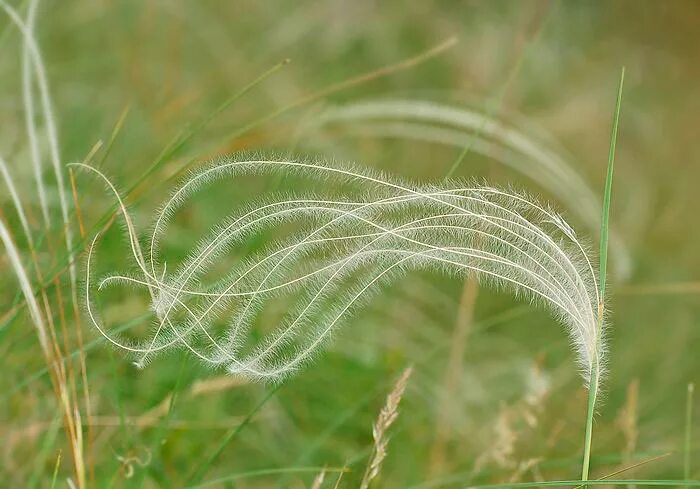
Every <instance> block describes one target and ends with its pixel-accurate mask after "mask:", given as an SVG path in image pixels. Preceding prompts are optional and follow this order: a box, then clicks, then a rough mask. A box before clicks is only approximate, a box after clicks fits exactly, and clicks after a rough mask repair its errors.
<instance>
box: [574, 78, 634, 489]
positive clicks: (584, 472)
mask: <svg viewBox="0 0 700 489" xmlns="http://www.w3.org/2000/svg"><path fill="white" fill-rule="evenodd" d="M624 82H625V68H624V67H623V68H622V73H620V84H619V85H618V88H617V100H616V102H615V112H614V113H613V122H612V129H611V132H610V150H609V152H608V169H607V175H606V177H605V192H604V194H603V213H602V218H601V224H600V271H599V276H598V284H599V291H598V320H597V324H596V339H595V345H594V351H593V354H592V366H591V378H590V381H589V384H588V413H587V415H586V434H585V437H584V443H583V464H582V468H581V480H582V481H588V473H589V470H590V463H591V445H592V442H593V416H594V414H595V403H596V398H597V397H598V383H599V376H600V365H599V359H600V357H599V355H600V347H599V345H600V343H601V340H602V337H601V333H602V331H603V324H604V320H605V285H606V277H607V266H608V231H609V228H610V202H611V200H612V183H613V169H614V167H615V146H616V145H617V131H618V127H619V124H620V106H621V104H622V87H623V85H624Z"/></svg>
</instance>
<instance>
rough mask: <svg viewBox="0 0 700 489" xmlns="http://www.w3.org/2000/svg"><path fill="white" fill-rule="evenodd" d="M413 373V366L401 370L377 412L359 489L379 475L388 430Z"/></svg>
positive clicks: (384, 454) (396, 416) (384, 453)
mask: <svg viewBox="0 0 700 489" xmlns="http://www.w3.org/2000/svg"><path fill="white" fill-rule="evenodd" d="M412 373H413V368H412V367H408V368H407V369H406V370H404V371H403V373H402V374H401V377H399V380H397V381H396V384H394V388H393V389H392V390H391V392H390V393H389V395H388V396H387V397H386V402H385V404H384V407H382V410H381V411H380V412H379V416H378V417H377V420H376V421H375V423H374V426H372V438H373V439H374V449H373V451H372V457H371V458H370V461H369V463H368V464H367V469H366V470H365V474H364V476H363V477H362V482H361V483H360V489H367V488H368V487H369V486H370V484H371V483H372V481H373V480H374V479H375V478H376V477H377V476H378V475H379V472H380V471H381V469H382V463H383V462H384V458H385V457H386V453H387V452H386V449H387V446H388V445H389V437H388V431H389V428H391V425H392V424H394V421H396V418H398V416H399V403H400V402H401V398H402V397H403V393H404V391H405V390H406V386H407V385H408V380H409V379H410V377H411V374H412Z"/></svg>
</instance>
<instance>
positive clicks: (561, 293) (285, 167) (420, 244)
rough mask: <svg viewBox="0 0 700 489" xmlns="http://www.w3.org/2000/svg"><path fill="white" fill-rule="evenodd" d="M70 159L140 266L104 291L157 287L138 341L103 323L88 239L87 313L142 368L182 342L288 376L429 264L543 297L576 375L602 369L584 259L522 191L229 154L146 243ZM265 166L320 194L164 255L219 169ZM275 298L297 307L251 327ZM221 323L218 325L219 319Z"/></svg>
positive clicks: (273, 205)
mask: <svg viewBox="0 0 700 489" xmlns="http://www.w3.org/2000/svg"><path fill="white" fill-rule="evenodd" d="M76 165H78V166H81V167H84V168H86V169H89V170H90V171H91V172H94V173H96V174H97V175H98V176H99V177H100V178H101V179H102V180H103V181H104V183H105V184H106V185H107V187H108V188H109V190H110V191H111V192H113V193H114V195H115V197H116V199H117V201H118V203H119V207H120V210H121V213H122V215H123V217H124V221H125V224H126V226H125V229H126V233H127V238H128V243H129V247H130V254H131V255H132V257H133V260H134V262H135V265H136V273H131V274H129V273H112V274H109V275H107V276H105V277H103V278H101V279H100V280H99V284H98V287H97V288H98V290H99V289H102V288H104V287H107V286H114V285H125V286H136V287H144V288H145V289H146V290H148V292H149V294H150V297H151V311H152V313H153V328H152V330H151V333H150V335H149V337H148V338H147V339H146V340H145V341H141V342H138V343H133V342H130V341H127V340H125V339H123V338H120V337H118V336H112V335H111V334H110V333H109V331H108V329H107V327H106V326H105V325H103V323H102V322H101V320H100V319H99V317H98V314H97V311H96V310H95V306H94V304H93V302H92V288H93V277H92V274H93V272H92V269H93V268H94V266H93V261H94V259H95V245H96V242H97V240H98V237H99V236H95V238H94V240H93V242H92V245H91V247H90V251H89V256H88V260H87V267H86V281H87V311H88V315H89V316H90V319H91V321H92V323H93V324H94V325H95V327H96V328H97V329H98V330H99V331H100V332H101V333H102V334H103V335H104V336H105V337H106V338H107V339H108V340H109V341H110V342H111V343H112V344H114V345H116V346H118V347H119V348H121V349H123V350H125V351H127V352H129V353H131V354H132V355H134V356H135V357H136V364H137V365H138V366H144V365H145V364H146V363H147V362H148V361H149V360H150V359H151V358H152V357H153V356H154V355H156V354H158V353H161V352H164V351H166V350H168V349H171V348H176V347H179V348H184V349H185V350H187V351H189V352H190V353H191V354H193V355H194V356H195V357H197V358H199V359H200V360H201V361H203V362H204V363H206V364H208V365H211V366H218V367H222V368H225V369H226V370H227V371H229V372H230V373H232V374H238V375H243V376H246V377H249V378H252V379H268V380H276V379H280V378H283V377H285V376H287V375H289V374H291V373H293V372H294V371H295V370H297V369H298V368H299V367H300V366H302V365H303V364H305V363H306V362H308V361H309V360H310V359H311V358H312V357H313V355H314V353H316V352H317V351H318V350H319V349H320V348H321V346H322V345H323V344H324V343H325V342H327V341H328V339H329V338H330V337H331V335H332V333H333V332H334V331H335V330H336V329H337V328H338V327H339V326H340V325H341V324H342V323H343V322H344V321H345V320H346V319H347V317H348V316H349V315H350V314H352V312H353V311H355V310H357V309H358V308H359V307H361V306H362V305H363V304H365V303H366V301H367V300H368V299H369V298H370V297H371V296H372V295H373V294H376V293H378V292H379V291H381V290H382V287H383V286H384V285H386V283H387V282H389V281H392V280H396V279H397V278H399V277H401V276H403V275H405V274H406V273H407V272H409V271H411V270H414V269H423V268H427V269H432V270H436V271H439V272H442V273H446V274H453V275H469V276H473V277H475V278H477V279H479V280H480V281H482V282H484V283H485V284H489V285H494V286H496V287H499V288H504V289H508V290H510V291H513V292H514V293H515V294H518V295H522V296H524V297H527V298H528V299H530V300H531V301H533V302H536V303H539V304H542V305H544V306H546V307H548V308H549V310H550V311H552V312H553V314H554V315H555V316H556V318H557V319H558V320H559V321H560V322H561V323H562V324H563V325H564V326H565V328H566V331H567V332H568V334H569V337H570V339H571V342H572V344H573V346H574V348H575V350H576V352H577V359H578V364H579V366H580V369H581V372H582V375H583V377H584V379H586V381H588V380H589V379H590V378H591V372H592V371H593V369H594V368H595V369H596V371H597V372H600V370H601V367H602V365H601V361H602V357H603V335H602V331H601V329H602V325H599V324H598V322H597V305H598V302H599V300H598V291H597V283H596V277H595V274H594V272H593V265H592V263H591V260H590V259H589V258H588V255H587V251H586V248H585V247H584V246H583V245H582V244H581V242H580V241H579V239H578V238H577V237H576V234H575V233H574V231H573V230H572V228H571V227H570V226H569V225H568V224H567V223H566V222H565V221H564V219H562V217H561V216H559V215H558V214H556V213H555V212H554V211H552V210H550V209H549V208H548V207H546V206H544V205H541V204H539V203H537V202H536V201H535V200H534V199H532V198H531V197H529V196H526V195H521V194H518V193H514V192H508V191H504V190H499V189H496V188H491V187H487V186H478V185H466V184H462V183H458V182H452V183H451V184H449V185H440V186H432V185H426V186H418V185H413V184H410V183H406V182H400V181H398V180H396V179H393V178H389V177H387V176H385V175H381V174H378V173H374V172H369V171H367V170H365V169H362V170H360V169H357V168H352V167H336V166H327V165H324V164H320V163H315V162H306V161H297V160H287V159H279V160H275V159H264V158H253V159H240V158H235V157H229V158H224V159H220V160H218V161H215V162H213V163H211V164H210V165H208V166H205V167H203V168H201V169H198V170H196V171H194V172H192V173H191V174H190V175H189V176H188V177H187V178H186V179H185V180H184V181H183V182H182V183H181V184H180V185H179V186H177V187H176V188H175V189H174V191H173V192H172V194H171V195H170V197H169V198H168V199H167V200H166V201H165V202H164V203H163V205H162V206H161V207H160V209H159V210H158V212H156V215H155V219H154V222H153V226H152V229H151V231H150V237H149V238H148V240H147V241H146V242H147V246H146V248H145V252H144V251H142V248H141V244H140V241H139V238H138V236H137V231H136V229H135V227H134V224H133V221H132V219H131V217H130V216H129V212H128V210H127V208H126V207H125V205H124V203H123V202H122V200H121V198H120V197H119V193H118V192H117V190H116V189H115V187H114V186H113V185H112V183H111V182H110V181H109V179H108V178H107V177H106V176H105V175H104V174H103V173H101V172H100V171H99V170H96V169H95V168H92V167H89V166H86V165H83V164H76ZM270 173H281V174H282V175H285V176H287V177H291V176H297V177H303V178H309V179H312V180H313V181H314V182H316V185H315V188H316V189H317V191H315V192H314V194H313V195H293V194H292V195H289V194H288V195H270V196H269V197H266V198H262V199H260V200H259V201H256V202H253V203H251V204H249V205H248V206H247V207H245V208H242V209H237V210H236V211H235V212H234V213H232V214H231V216H230V217H228V218H227V219H226V220H224V221H223V222H220V223H218V224H217V225H216V226H214V227H213V228H212V229H211V230H210V231H209V232H208V233H207V234H206V236H204V237H203V238H201V239H200V240H199V241H198V242H196V244H195V245H194V246H193V248H192V249H191V251H190V252H189V254H188V255H187V257H186V258H185V259H184V260H183V261H182V263H179V264H178V265H177V266H175V267H173V266H167V265H166V263H164V262H161V259H160V256H159V250H160V246H161V241H162V239H163V237H164V236H165V235H166V234H167V227H168V222H169V220H170V219H171V218H172V217H173V215H174V213H175V212H176V211H177V210H178V209H180V208H182V207H183V206H185V205H186V204H187V203H188V202H189V201H190V200H191V199H193V198H194V197H196V196H197V194H198V192H201V191H202V190H203V189H204V188H205V187H206V186H208V185H210V184H212V183H213V182H216V181H220V180H222V179H227V178H228V179H234V180H235V179H236V178H239V177H241V176H243V175H252V174H270ZM338 193H340V194H341V195H340V196H338V195H337V194H338ZM328 194H331V196H328ZM276 229H277V230H280V229H284V230H285V231H287V235H286V237H284V238H282V239H278V240H276V241H274V242H272V243H268V244H267V245H266V246H265V248H264V250H262V251H258V252H256V253H254V254H253V255H252V256H248V257H246V258H245V259H242V260H239V261H237V262H235V263H234V264H233V265H232V266H231V268H230V270H228V273H227V274H226V276H225V277H224V279H222V280H219V281H216V282H214V283H206V276H207V274H208V273H210V272H212V270H213V269H214V268H215V267H216V266H217V264H218V263H219V261H220V260H219V259H220V258H222V257H223V256H224V255H225V254H227V253H230V252H231V250H232V249H233V248H234V247H236V246H240V245H241V243H243V242H245V241H246V240H249V239H250V238H251V237H254V236H256V235H259V234H260V233H265V235H266V236H267V234H274V233H272V232H273V231H274V230H276ZM279 296H285V297H286V298H288V299H290V300H291V303H292V306H291V307H290V308H289V309H288V310H287V312H286V314H285V316H284V318H283V319H282V320H281V321H280V322H279V324H277V325H276V326H275V327H272V328H266V330H265V332H264V333H260V332H257V334H254V331H253V328H254V326H255V320H256V317H257V315H258V313H259V311H260V310H261V308H262V307H263V306H264V305H265V304H266V301H270V300H272V299H273V298H275V297H279ZM222 322H225V324H226V326H225V327H224V328H223V330H222V328H220V327H218V326H217V325H220V324H222ZM268 329H269V330H268ZM598 377H599V376H598Z"/></svg>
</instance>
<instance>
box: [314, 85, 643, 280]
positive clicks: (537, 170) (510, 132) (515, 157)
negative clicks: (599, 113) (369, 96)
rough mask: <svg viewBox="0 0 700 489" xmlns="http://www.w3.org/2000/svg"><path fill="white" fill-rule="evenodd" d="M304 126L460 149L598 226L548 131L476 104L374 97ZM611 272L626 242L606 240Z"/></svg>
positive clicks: (594, 204) (619, 266) (620, 264)
mask: <svg viewBox="0 0 700 489" xmlns="http://www.w3.org/2000/svg"><path fill="white" fill-rule="evenodd" d="M309 126H310V127H309V128H307V129H308V130H319V129H323V128H324V127H329V128H337V129H340V130H342V131H344V132H346V133H349V134H354V135H358V136H361V137H369V138H401V139H409V140H415V141H425V142H429V143H435V144H441V145H446V146H454V147H457V148H464V147H465V145H466V144H467V143H468V144H469V148H470V150H471V151H474V152H476V153H479V154H481V155H483V156H486V157H488V158H490V159H492V160H493V161H497V162H499V163H500V164H502V165H504V166H506V167H508V168H510V169H512V170H514V171H516V172H518V173H521V174H522V175H524V176H525V177H527V178H529V179H530V180H532V181H533V182H535V183H537V184H538V185H540V186H541V187H542V188H543V189H546V190H547V191H548V192H550V193H551V194H552V195H554V196H555V197H556V198H557V199H559V200H560V201H561V202H562V203H563V204H565V205H566V206H567V208H568V209H571V212H573V213H575V215H576V217H578V218H579V219H581V221H582V222H583V223H585V224H586V225H587V226H588V227H589V228H590V229H591V230H596V229H597V228H598V226H599V218H600V215H599V204H598V199H597V197H596V194H595V192H593V191H592V190H591V188H590V187H589V186H588V184H587V183H586V182H585V181H584V179H583V178H582V177H581V175H579V173H578V172H577V171H576V170H575V169H574V164H573V163H572V157H571V156H570V155H569V154H568V152H567V151H566V150H565V149H564V148H562V147H561V146H560V145H559V144H558V143H557V142H556V141H555V140H554V139H553V138H552V137H551V136H550V135H549V134H547V133H546V132H544V131H542V130H539V129H538V128H537V127H534V125H533V124H532V123H530V122H528V123H525V122H524V121H522V120H519V118H515V117H510V118H509V120H505V119H503V118H494V117H491V116H489V115H488V114H486V113H484V112H483V111H482V110H479V109H478V108H475V107H470V106H467V105H461V104H451V103H446V102H445V103H443V102H438V101H434V100H425V99H397V98H388V99H375V100H365V101H355V102H350V103H347V104H344V105H339V106H334V107H329V108H327V109H326V110H325V111H324V112H323V113H322V114H320V115H319V117H318V118H317V119H316V120H315V121H313V122H312V123H311V124H310V125H309ZM611 246H612V250H611V251H612V253H614V254H615V267H616V269H615V272H616V274H617V275H618V276H619V277H622V278H626V277H628V276H629V273H630V271H631V260H630V256H629V251H628V250H627V247H626V245H625V243H624V242H623V241H622V240H621V239H620V238H619V237H617V236H613V237H612V239H611Z"/></svg>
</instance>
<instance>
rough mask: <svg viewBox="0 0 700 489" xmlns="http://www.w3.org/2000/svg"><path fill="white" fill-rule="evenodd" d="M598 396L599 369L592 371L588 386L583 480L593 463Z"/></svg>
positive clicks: (585, 478) (586, 477)
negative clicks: (594, 427) (592, 449)
mask: <svg viewBox="0 0 700 489" xmlns="http://www.w3.org/2000/svg"><path fill="white" fill-rule="evenodd" d="M597 397H598V369H597V368H594V369H593V370H592V371H591V384H590V386H589V388H588V414H587V416H586V435H585V438H584V442H583V468H582V469H581V480H582V481H587V480H588V470H589V467H590V464H591V443H592V442H593V415H594V414H595V403H596V398H597Z"/></svg>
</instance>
